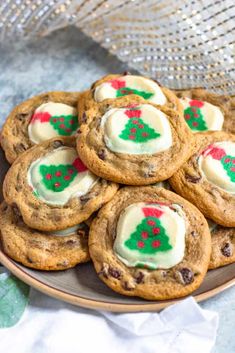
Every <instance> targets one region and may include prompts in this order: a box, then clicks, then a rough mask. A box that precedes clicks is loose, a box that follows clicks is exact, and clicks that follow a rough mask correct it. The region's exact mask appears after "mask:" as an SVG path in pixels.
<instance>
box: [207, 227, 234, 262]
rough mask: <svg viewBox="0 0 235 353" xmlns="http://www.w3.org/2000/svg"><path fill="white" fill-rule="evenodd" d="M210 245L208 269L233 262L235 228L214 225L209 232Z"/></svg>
mask: <svg viewBox="0 0 235 353" xmlns="http://www.w3.org/2000/svg"><path fill="white" fill-rule="evenodd" d="M211 245H212V252H211V260H210V263H209V269H214V268H218V267H222V266H225V265H228V264H231V263H233V262H235V228H225V227H221V226H218V225H215V226H214V227H213V229H212V230H211Z"/></svg>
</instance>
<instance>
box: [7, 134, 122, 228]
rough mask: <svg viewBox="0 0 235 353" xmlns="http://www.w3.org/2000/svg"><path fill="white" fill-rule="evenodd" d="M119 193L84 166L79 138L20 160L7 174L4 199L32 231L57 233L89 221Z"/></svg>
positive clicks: (39, 149) (34, 151) (32, 151)
mask: <svg viewBox="0 0 235 353" xmlns="http://www.w3.org/2000/svg"><path fill="white" fill-rule="evenodd" d="M117 189H118V185H117V184H115V183H112V182H109V181H106V180H104V179H100V178H98V177H97V176H96V175H94V174H93V173H91V172H90V171H89V170H88V169H87V167H86V166H85V165H84V164H83V163H82V161H81V160H80V158H79V155H78V154H77V151H76V149H75V138H72V137H58V138H56V139H52V140H48V141H45V142H43V143H41V144H38V145H36V146H34V147H32V148H31V149H30V150H28V151H26V152H24V153H23V154H22V155H21V156H20V157H19V158H17V160H16V161H15V162H14V164H13V165H12V166H11V168H10V169H9V171H8V172H7V174H6V178H5V180H4V184H3V195H4V198H5V200H6V202H7V203H8V204H10V205H11V206H12V207H13V209H14V211H15V212H16V213H18V214H19V215H21V216H22V218H23V220H24V222H25V223H26V224H27V225H28V226H29V227H31V228H35V229H38V230H42V231H54V230H60V229H65V228H69V227H72V226H74V225H77V224H79V223H81V222H83V221H85V220H86V219H88V218H89V217H90V216H91V214H92V213H93V212H95V211H96V210H98V209H99V208H100V207H101V206H102V205H103V204H105V203H106V202H107V201H109V200H110V199H111V198H112V197H113V195H114V194H115V193H116V191H117Z"/></svg>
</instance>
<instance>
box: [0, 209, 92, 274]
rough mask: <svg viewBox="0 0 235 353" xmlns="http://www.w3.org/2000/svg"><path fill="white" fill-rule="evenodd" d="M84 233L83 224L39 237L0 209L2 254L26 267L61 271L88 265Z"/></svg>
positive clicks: (39, 234) (14, 216) (86, 238)
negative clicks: (85, 263) (79, 265)
mask: <svg viewBox="0 0 235 353" xmlns="http://www.w3.org/2000/svg"><path fill="white" fill-rule="evenodd" d="M88 233H89V227H88V226H87V225H85V223H82V224H80V225H77V226H75V227H73V228H71V229H67V230H65V231H58V232H57V233H53V234H49V233H48V234H46V233H42V232H39V231H37V230H34V229H31V228H29V227H28V226H27V225H26V224H25V223H24V222H23V220H22V217H20V216H19V215H18V214H17V213H14V209H13V208H12V207H11V206H8V205H7V204H6V203H5V202H3V203H2V204H1V206H0V238H1V243H2V247H3V251H4V252H5V253H6V254H7V255H8V256H10V257H11V258H12V259H13V260H15V261H18V262H20V263H22V264H23V265H24V266H27V267H31V268H35V269H37V270H47V271H52V270H65V269H68V268H71V267H74V266H76V265H77V264H79V263H82V262H87V261H89V259H90V256H89V252H88Z"/></svg>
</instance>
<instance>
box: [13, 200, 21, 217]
mask: <svg viewBox="0 0 235 353" xmlns="http://www.w3.org/2000/svg"><path fill="white" fill-rule="evenodd" d="M11 207H12V211H13V212H14V214H15V216H17V217H21V213H20V210H19V207H18V206H17V204H16V203H13V204H12V205H11Z"/></svg>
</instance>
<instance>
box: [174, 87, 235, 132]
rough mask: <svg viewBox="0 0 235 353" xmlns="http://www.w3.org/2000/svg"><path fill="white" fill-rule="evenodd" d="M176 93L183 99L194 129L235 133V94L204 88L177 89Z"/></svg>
mask: <svg viewBox="0 0 235 353" xmlns="http://www.w3.org/2000/svg"><path fill="white" fill-rule="evenodd" d="M175 94H176V95H177V97H178V98H180V99H181V103H182V105H183V107H184V116H185V120H186V122H187V123H188V125H189V126H190V128H191V129H192V130H193V131H195V132H197V131H208V130H224V131H226V132H230V133H233V134H234V133H235V97H234V96H228V95H218V94H215V93H212V92H208V91H207V90H205V89H203V88H192V89H188V90H182V91H175ZM188 98H189V99H188ZM195 114H196V117H195Z"/></svg>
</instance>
